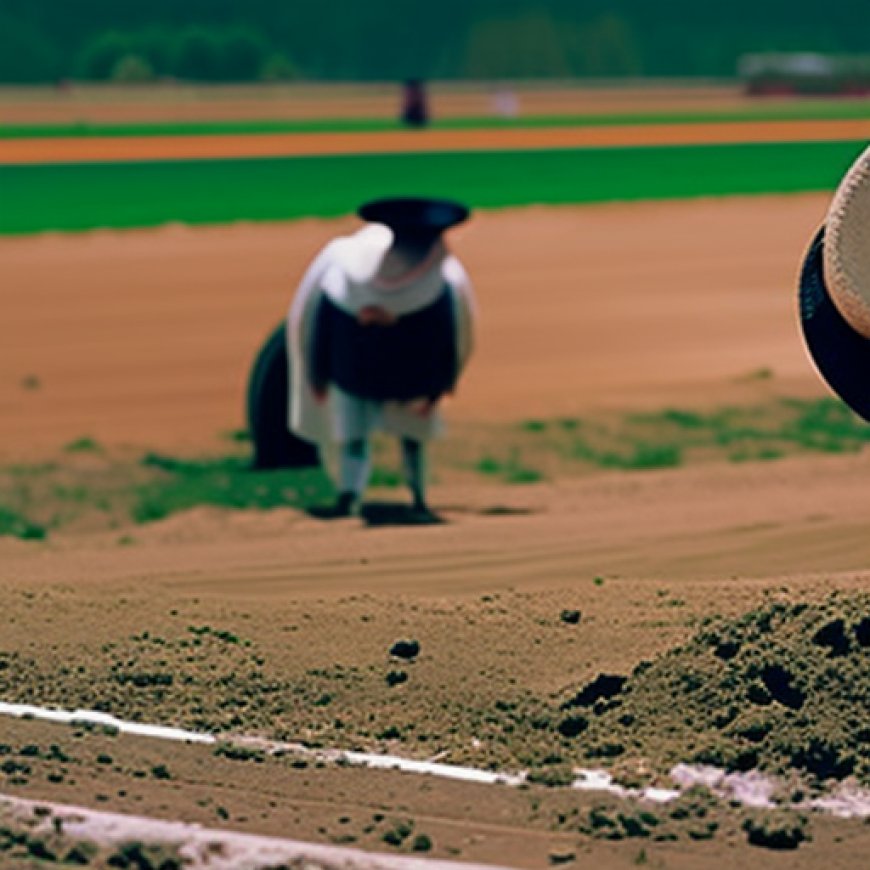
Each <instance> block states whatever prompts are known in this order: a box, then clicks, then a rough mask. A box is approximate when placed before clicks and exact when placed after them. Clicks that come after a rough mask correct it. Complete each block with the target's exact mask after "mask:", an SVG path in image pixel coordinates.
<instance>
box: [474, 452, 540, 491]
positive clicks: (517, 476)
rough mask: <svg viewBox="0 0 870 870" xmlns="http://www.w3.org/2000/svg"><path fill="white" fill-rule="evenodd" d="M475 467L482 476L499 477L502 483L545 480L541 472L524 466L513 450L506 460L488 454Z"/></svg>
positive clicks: (518, 455) (517, 453)
mask: <svg viewBox="0 0 870 870" xmlns="http://www.w3.org/2000/svg"><path fill="white" fill-rule="evenodd" d="M474 467H475V470H476V471H478V472H479V473H480V474H484V475H486V476H487V477H497V478H498V479H499V480H501V481H502V483H537V482H538V481H540V480H543V479H544V475H543V474H542V473H541V472H540V471H538V470H537V469H535V468H531V467H530V466H528V465H524V464H523V462H522V460H521V458H520V454H519V452H518V451H517V450H512V451H511V452H510V453H509V455H508V457H507V458H506V459H499V458H497V457H495V456H492V455H490V454H486V455H485V456H482V457H481V458H480V459H478V461H477V463H476V464H475V466H474Z"/></svg>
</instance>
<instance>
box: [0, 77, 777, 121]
mask: <svg viewBox="0 0 870 870" xmlns="http://www.w3.org/2000/svg"><path fill="white" fill-rule="evenodd" d="M513 87H514V92H515V94H516V96H517V99H518V101H519V110H520V112H521V113H522V114H524V115H558V114H592V113H595V114H600V113H607V112H636V111H675V110H685V111H693V110H706V111H712V110H717V109H720V110H723V111H724V110H729V109H739V108H742V107H743V108H745V107H746V106H750V105H757V103H756V101H754V100H752V99H751V98H748V97H746V96H745V95H743V94H741V93H740V92H739V91H738V90H737V89H736V88H734V87H722V86H697V85H695V86H665V85H655V84H653V85H646V86H642V87H641V86H635V87H631V86H624V85H622V86H619V87H598V88H593V87H585V88H584V87H578V86H576V85H572V84H565V85H563V86H561V87H560V86H558V85H545V86H540V85H535V84H532V83H514V84H513ZM497 91H498V86H497V85H495V84H493V85H487V84H449V83H445V82H435V83H433V84H432V85H431V86H430V90H429V94H430V102H431V109H432V113H433V116H434V117H435V118H451V117H464V116H486V115H489V114H493V113H494V107H493V96H494V94H495V93H496V92H497ZM779 102H786V101H780V100H776V99H774V100H769V101H767V104H768V105H771V104H776V103H779ZM399 104H400V88H399V86H398V85H395V84H380V85H349V84H330V85H311V84H308V85H306V84H290V85H272V86H244V87H230V86H212V87H208V86H206V87H192V86H187V85H168V86H163V87H148V86H145V87H111V86H87V85H75V86H72V87H70V88H67V89H59V90H50V89H47V88H0V122H2V123H5V124H69V123H90V124H112V123H115V124H119V123H159V122H170V121H230V120H235V121H241V120H263V119H267V118H271V119H274V120H279V119H284V120H294V119H297V120H298V119H301V118H394V117H396V116H397V114H398V110H399Z"/></svg>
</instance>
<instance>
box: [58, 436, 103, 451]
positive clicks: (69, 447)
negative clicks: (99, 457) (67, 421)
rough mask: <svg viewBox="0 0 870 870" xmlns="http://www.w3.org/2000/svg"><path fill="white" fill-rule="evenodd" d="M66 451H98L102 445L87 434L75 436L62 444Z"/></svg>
mask: <svg viewBox="0 0 870 870" xmlns="http://www.w3.org/2000/svg"><path fill="white" fill-rule="evenodd" d="M63 449H64V450H65V451H66V452H67V453H99V452H100V451H101V450H102V447H100V445H99V444H98V443H97V442H96V441H95V440H94V439H93V438H88V437H87V436H85V437H83V438H76V439H75V440H74V441H70V442H69V444H66V445H64V448H63Z"/></svg>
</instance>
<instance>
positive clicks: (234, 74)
mask: <svg viewBox="0 0 870 870" xmlns="http://www.w3.org/2000/svg"><path fill="white" fill-rule="evenodd" d="M221 42H222V44H221V45H220V52H219V53H220V58H219V70H218V72H219V77H220V78H221V79H224V80H225V81H233V82H245V81H251V80H253V79H257V78H259V77H260V73H261V70H262V69H263V65H264V63H265V62H266V59H267V57H268V56H269V46H268V45H267V43H266V40H265V39H263V37H262V36H261V35H260V34H258V33H255V32H253V31H251V30H233V31H230V32H228V33H226V34H225V35H224V36H223V39H222V40H221Z"/></svg>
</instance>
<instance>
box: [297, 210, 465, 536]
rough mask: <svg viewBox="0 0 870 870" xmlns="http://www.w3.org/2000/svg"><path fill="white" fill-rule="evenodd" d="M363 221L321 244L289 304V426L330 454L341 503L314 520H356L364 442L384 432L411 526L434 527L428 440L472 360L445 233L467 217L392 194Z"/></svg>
mask: <svg viewBox="0 0 870 870" xmlns="http://www.w3.org/2000/svg"><path fill="white" fill-rule="evenodd" d="M358 214H359V216H360V217H361V218H363V220H365V221H367V222H368V224H367V226H365V227H363V228H362V229H360V230H358V231H357V232H355V233H354V234H352V235H349V236H344V237H340V238H337V239H333V240H332V241H331V242H329V243H328V244H327V245H326V247H325V248H323V250H322V251H321V252H320V253H319V254H318V255H317V257H316V258H315V260H314V262H313V263H312V264H311V266H309V268H308V270H307V271H306V273H305V275H304V277H303V279H302V281H301V283H300V285H299V287H298V289H297V291H296V295H295V297H294V300H293V303H292V305H291V306H290V311H289V313H288V323H287V341H288V359H289V362H290V402H289V416H290V419H289V426H290V429H291V430H292V431H293V432H294V433H295V434H296V435H298V436H299V437H301V438H304V439H306V440H308V441H313V442H316V443H317V444H319V445H321V447H327V448H329V447H331V448H332V455H330V452H329V450H327V451H325V452H326V454H327V456H328V457H329V458H330V459H331V462H330V463H329V464H330V465H331V466H332V474H333V478H334V479H335V482H336V488H337V490H338V498H337V501H336V502H335V504H334V505H332V506H331V507H329V508H327V509H324V510H322V511H319V515H320V516H331V517H345V516H351V515H355V514H358V513H359V512H360V509H361V504H362V496H363V493H364V491H365V488H366V486H367V484H368V480H369V475H370V470H371V458H370V444H369V441H370V436H371V435H372V433H373V432H374V431H375V430H382V431H384V432H386V433H388V434H390V435H393V436H395V437H397V438H398V439H399V442H400V445H401V453H402V463H403V469H404V475H405V480H406V483H407V485H408V488H409V489H410V491H411V496H412V509H411V518H412V520H413V521H415V522H434V521H437V519H438V518H437V516H436V515H435V514H433V513H432V511H431V510H430V508H429V506H428V502H427V499H426V443H427V442H428V441H429V440H430V439H431V438H433V437H435V436H437V435H438V434H440V432H441V430H442V421H441V415H440V413H439V403H440V400H441V398H442V397H443V396H444V395H445V394H447V393H450V392H452V391H453V390H454V388H455V386H456V383H457V381H458V379H459V376H460V374H461V373H462V371H463V368H464V366H465V364H466V362H467V361H468V358H469V356H470V354H471V349H472V337H473V335H472V333H473V327H474V319H475V314H474V300H473V291H472V288H471V283H470V281H469V278H468V275H467V274H466V272H465V269H464V268H463V267H462V265H461V263H460V262H459V260H458V259H457V258H456V257H455V256H453V255H452V254H451V253H450V251H449V250H448V248H447V245H446V244H445V241H444V239H443V233H444V231H445V230H447V229H449V228H450V227H452V226H455V225H456V224H459V223H461V222H462V221H464V220H466V219H467V217H468V215H469V210H468V209H467V208H466V207H465V206H464V205H461V204H459V203H456V202H452V201H450V200H437V199H420V198H391V199H380V200H375V201H372V202H369V203H366V204H365V205H363V206H361V207H360V209H359V210H358ZM335 453H337V456H336V455H335Z"/></svg>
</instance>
